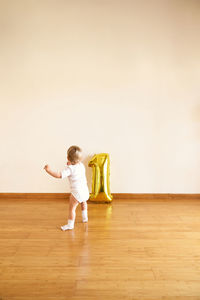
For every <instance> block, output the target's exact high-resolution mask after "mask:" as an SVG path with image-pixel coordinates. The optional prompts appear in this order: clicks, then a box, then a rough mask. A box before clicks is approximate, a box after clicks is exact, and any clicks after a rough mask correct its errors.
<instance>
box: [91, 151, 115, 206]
mask: <svg viewBox="0 0 200 300" xmlns="http://www.w3.org/2000/svg"><path fill="white" fill-rule="evenodd" d="M88 166H89V167H92V169H93V178H92V193H91V194H90V199H89V200H91V201H94V202H111V201H112V198H113V197H112V195H111V194H110V159H109V155H108V153H100V154H96V155H94V156H93V157H92V159H91V160H90V161H89V164H88Z"/></svg>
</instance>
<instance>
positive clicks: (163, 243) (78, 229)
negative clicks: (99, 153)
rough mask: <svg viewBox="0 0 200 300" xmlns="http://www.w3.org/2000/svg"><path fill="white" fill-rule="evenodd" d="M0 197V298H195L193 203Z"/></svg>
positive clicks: (198, 241)
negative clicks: (71, 202)
mask: <svg viewBox="0 0 200 300" xmlns="http://www.w3.org/2000/svg"><path fill="white" fill-rule="evenodd" d="M88 207H89V223H88V224H83V223H82V222H81V210H80V207H78V208H77V217H76V223H75V229H74V230H71V231H66V232H62V231H61V230H60V226H61V225H63V224H65V223H66V220H67V213H68V201H67V200H65V199H56V198H55V200H51V201H49V200H48V199H41V200H40V199H34V198H33V199H24V200H23V199H13V198H11V199H0V279H1V280H0V300H33V299H34V300H35V299H37V300H54V299H55V300H93V299H94V300H96V299H97V300H104V299H105V300H107V299H108V300H119V299H120V300H121V299H125V300H142V299H145V300H147V299H148V300H200V201H199V200H198V199H195V198H191V199H190V198H188V199H186V198H183V199H182V200H181V199H180V197H179V199H178V200H176V199H175V197H174V198H173V199H146V200H145V199H139V200H136V199H135V200H129V199H123V200H120V199H117V200H114V201H113V202H112V204H94V203H89V205H88Z"/></svg>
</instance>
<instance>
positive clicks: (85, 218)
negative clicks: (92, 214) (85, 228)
mask: <svg viewBox="0 0 200 300" xmlns="http://www.w3.org/2000/svg"><path fill="white" fill-rule="evenodd" d="M82 219H83V222H87V221H88V215H87V209H84V210H82Z"/></svg>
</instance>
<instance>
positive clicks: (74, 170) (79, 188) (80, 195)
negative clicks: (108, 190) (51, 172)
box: [61, 162, 90, 203]
mask: <svg viewBox="0 0 200 300" xmlns="http://www.w3.org/2000/svg"><path fill="white" fill-rule="evenodd" d="M61 175H62V179H63V178H66V177H68V178H69V183H70V188H71V193H72V195H73V196H74V198H76V200H77V201H78V202H80V203H81V202H84V201H87V200H88V198H89V195H90V194H89V190H88V186H87V179H86V176H85V167H84V164H83V163H81V162H80V163H78V164H75V165H68V166H67V167H66V168H65V169H64V170H63V171H62V172H61Z"/></svg>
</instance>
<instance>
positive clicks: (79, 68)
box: [0, 0, 200, 193]
mask: <svg viewBox="0 0 200 300" xmlns="http://www.w3.org/2000/svg"><path fill="white" fill-rule="evenodd" d="M0 20H1V21H0V66H1V67H0V101H1V102H0V104H1V109H0V136H1V147H0V172H1V178H0V192H65V191H66V192H68V191H69V189H68V188H69V187H68V185H67V183H66V181H62V180H56V179H54V178H51V177H49V176H48V175H47V174H46V173H45V172H44V171H43V166H44V164H46V163H49V164H50V165H51V166H52V168H54V169H56V170H60V169H62V168H63V167H64V164H65V157H66V150H67V148H68V147H69V146H70V145H72V144H77V145H79V146H81V147H82V148H83V149H84V152H85V156H86V162H87V161H88V156H89V157H90V156H91V155H92V154H94V153H100V152H108V153H110V158H111V192H115V193H118V192H121V193H200V1H198V0H196V1H195V0H150V1H149V0H146V1H145V0H140V1H137V0H130V1H129V0H74V1H70V0H10V1H3V0H2V1H0ZM87 175H88V178H89V179H90V180H89V182H91V170H90V169H89V170H87Z"/></svg>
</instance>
